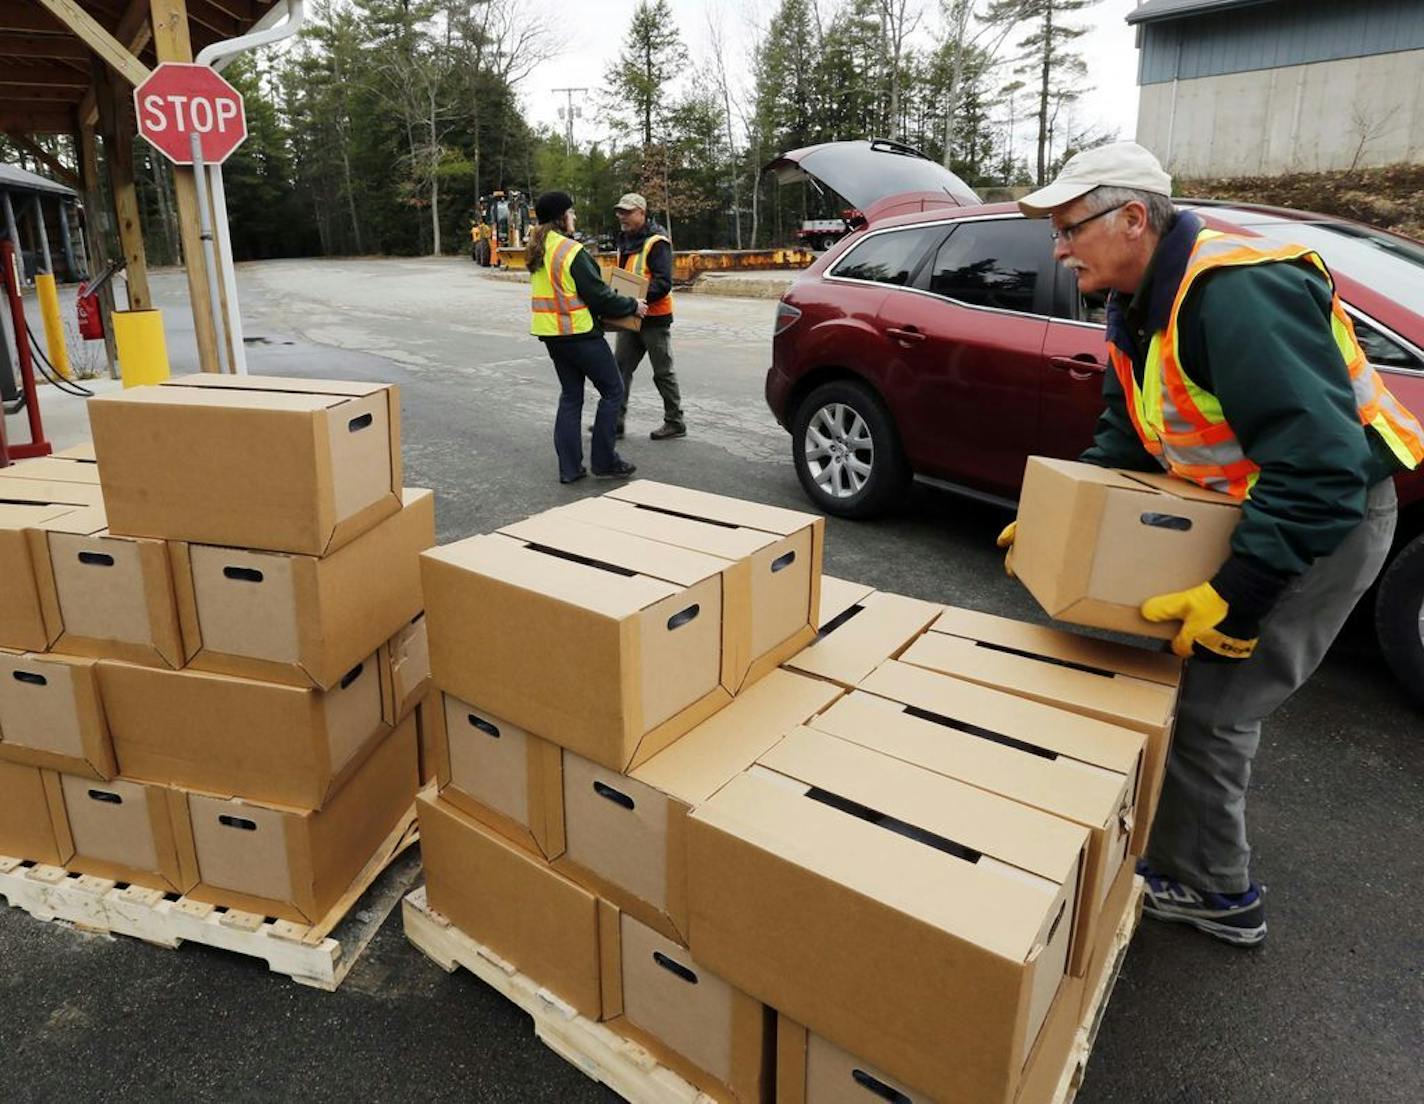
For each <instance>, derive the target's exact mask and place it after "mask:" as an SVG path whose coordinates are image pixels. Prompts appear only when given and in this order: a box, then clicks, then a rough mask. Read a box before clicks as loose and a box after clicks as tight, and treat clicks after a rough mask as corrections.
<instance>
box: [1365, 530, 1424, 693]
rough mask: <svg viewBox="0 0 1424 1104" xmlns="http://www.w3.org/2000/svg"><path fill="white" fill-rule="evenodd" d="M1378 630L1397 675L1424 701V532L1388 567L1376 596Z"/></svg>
mask: <svg viewBox="0 0 1424 1104" xmlns="http://www.w3.org/2000/svg"><path fill="white" fill-rule="evenodd" d="M1375 631H1376V632H1377V633H1378V634H1379V642H1380V649H1381V651H1383V652H1384V658H1385V661H1386V662H1387V663H1388V664H1389V666H1390V669H1391V670H1392V671H1394V674H1395V677H1396V678H1398V679H1399V681H1400V682H1401V683H1402V684H1403V685H1404V687H1405V689H1406V690H1408V691H1409V693H1411V694H1413V695H1414V697H1415V698H1417V699H1418V700H1419V701H1421V702H1424V536H1419V537H1415V538H1414V540H1413V542H1411V543H1410V544H1408V545H1406V546H1405V547H1404V548H1403V550H1401V551H1400V553H1399V555H1397V556H1395V557H1394V560H1393V562H1392V563H1390V565H1389V567H1388V569H1386V571H1385V573H1384V577H1383V579H1382V580H1381V581H1380V588H1379V593H1378V594H1377V595H1376V596H1375Z"/></svg>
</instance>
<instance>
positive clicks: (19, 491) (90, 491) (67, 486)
mask: <svg viewBox="0 0 1424 1104" xmlns="http://www.w3.org/2000/svg"><path fill="white" fill-rule="evenodd" d="M7 503H14V504H20V505H25V504H27V505H32V506H53V505H58V504H64V505H69V506H102V505H103V503H104V495H103V491H102V490H101V489H100V488H99V487H98V486H97V485H96V484H93V483H61V482H59V481H57V480H53V479H5V480H0V505H3V504H7Z"/></svg>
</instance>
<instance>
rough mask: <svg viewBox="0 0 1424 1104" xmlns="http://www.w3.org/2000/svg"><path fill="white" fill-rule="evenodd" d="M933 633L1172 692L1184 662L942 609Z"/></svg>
mask: <svg viewBox="0 0 1424 1104" xmlns="http://www.w3.org/2000/svg"><path fill="white" fill-rule="evenodd" d="M826 581H829V580H826ZM823 593H824V592H823ZM931 629H932V630H933V631H934V632H937V633H950V634H952V635H954V636H961V637H964V638H966V639H968V640H974V641H982V642H983V643H986V644H991V645H998V646H1000V647H1001V648H1003V649H1004V651H1006V652H1009V653H1013V652H1015V651H1017V652H1021V653H1030V654H1032V655H1034V656H1042V657H1044V658H1045V659H1057V660H1062V661H1063V662H1065V663H1071V664H1075V665H1078V666H1082V667H1090V668H1094V669H1096V670H1100V671H1107V672H1111V673H1114V674H1119V675H1128V676H1131V677H1132V678H1137V679H1143V680H1145V681H1147V682H1155V683H1159V684H1160V685H1162V686H1173V687H1175V686H1176V685H1177V684H1178V683H1179V682H1181V680H1182V660H1181V659H1180V658H1179V657H1177V656H1175V655H1173V654H1172V653H1171V652H1165V651H1152V650H1151V649H1148V648H1139V647H1135V646H1133V645H1131V644H1119V643H1118V642H1116V641H1113V640H1100V639H1098V638H1097V637H1095V636H1083V635H1081V634H1079V633H1072V632H1065V631H1064V630H1062V629H1054V628H1050V627H1048V626H1047V625H1032V624H1029V623H1027V622H1024V621H1013V620H1011V619H1009V618H1007V617H995V616H994V615H993V614H990V613H981V612H980V611H978V610H970V609H963V608H961V607H958V606H946V607H945V610H944V612H943V613H942V614H940V616H939V619H938V620H937V621H936V622H935V623H934V624H933V625H932V626H931Z"/></svg>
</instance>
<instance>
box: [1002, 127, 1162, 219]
mask: <svg viewBox="0 0 1424 1104" xmlns="http://www.w3.org/2000/svg"><path fill="white" fill-rule="evenodd" d="M1094 188H1136V189H1137V190H1138V191H1141V192H1156V193H1157V194H1159V195H1164V196H1170V195H1171V194H1172V178H1171V177H1170V176H1168V175H1167V173H1166V171H1165V170H1164V169H1163V168H1162V165H1161V163H1160V162H1159V161H1158V160H1157V158H1155V157H1153V156H1152V154H1151V152H1150V151H1148V150H1146V149H1143V148H1142V147H1141V146H1139V145H1138V144H1137V143H1136V142H1113V143H1111V144H1109V145H1106V146H1097V147H1095V148H1093V149H1087V150H1084V151H1083V152H1082V153H1075V154H1074V155H1073V156H1072V157H1070V158H1068V161H1067V162H1066V163H1065V164H1064V166H1063V170H1062V171H1061V172H1060V173H1059V174H1058V179H1056V180H1054V181H1053V182H1052V183H1051V184H1048V185H1046V186H1044V187H1042V188H1040V189H1039V190H1038V191H1036V192H1032V193H1030V194H1029V195H1026V196H1024V197H1023V199H1021V200H1019V210H1020V211H1022V212H1023V213H1024V215H1025V217H1027V218H1044V217H1046V216H1047V215H1050V214H1052V213H1053V211H1054V209H1055V208H1058V207H1062V206H1063V205H1064V204H1065V203H1072V202H1073V201H1074V200H1075V199H1077V198H1078V197H1079V196H1084V195H1087V194H1088V193H1089V192H1091V191H1092V190H1093V189H1094Z"/></svg>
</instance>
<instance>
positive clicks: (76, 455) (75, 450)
mask: <svg viewBox="0 0 1424 1104" xmlns="http://www.w3.org/2000/svg"><path fill="white" fill-rule="evenodd" d="M52 455H54V456H58V457H59V458H60V459H61V460H97V459H98V457H97V456H95V454H94V442H93V441H82V442H80V443H79V444H77V445H70V446H69V448H67V449H60V450H59V451H58V452H56V453H53V454H52Z"/></svg>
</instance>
